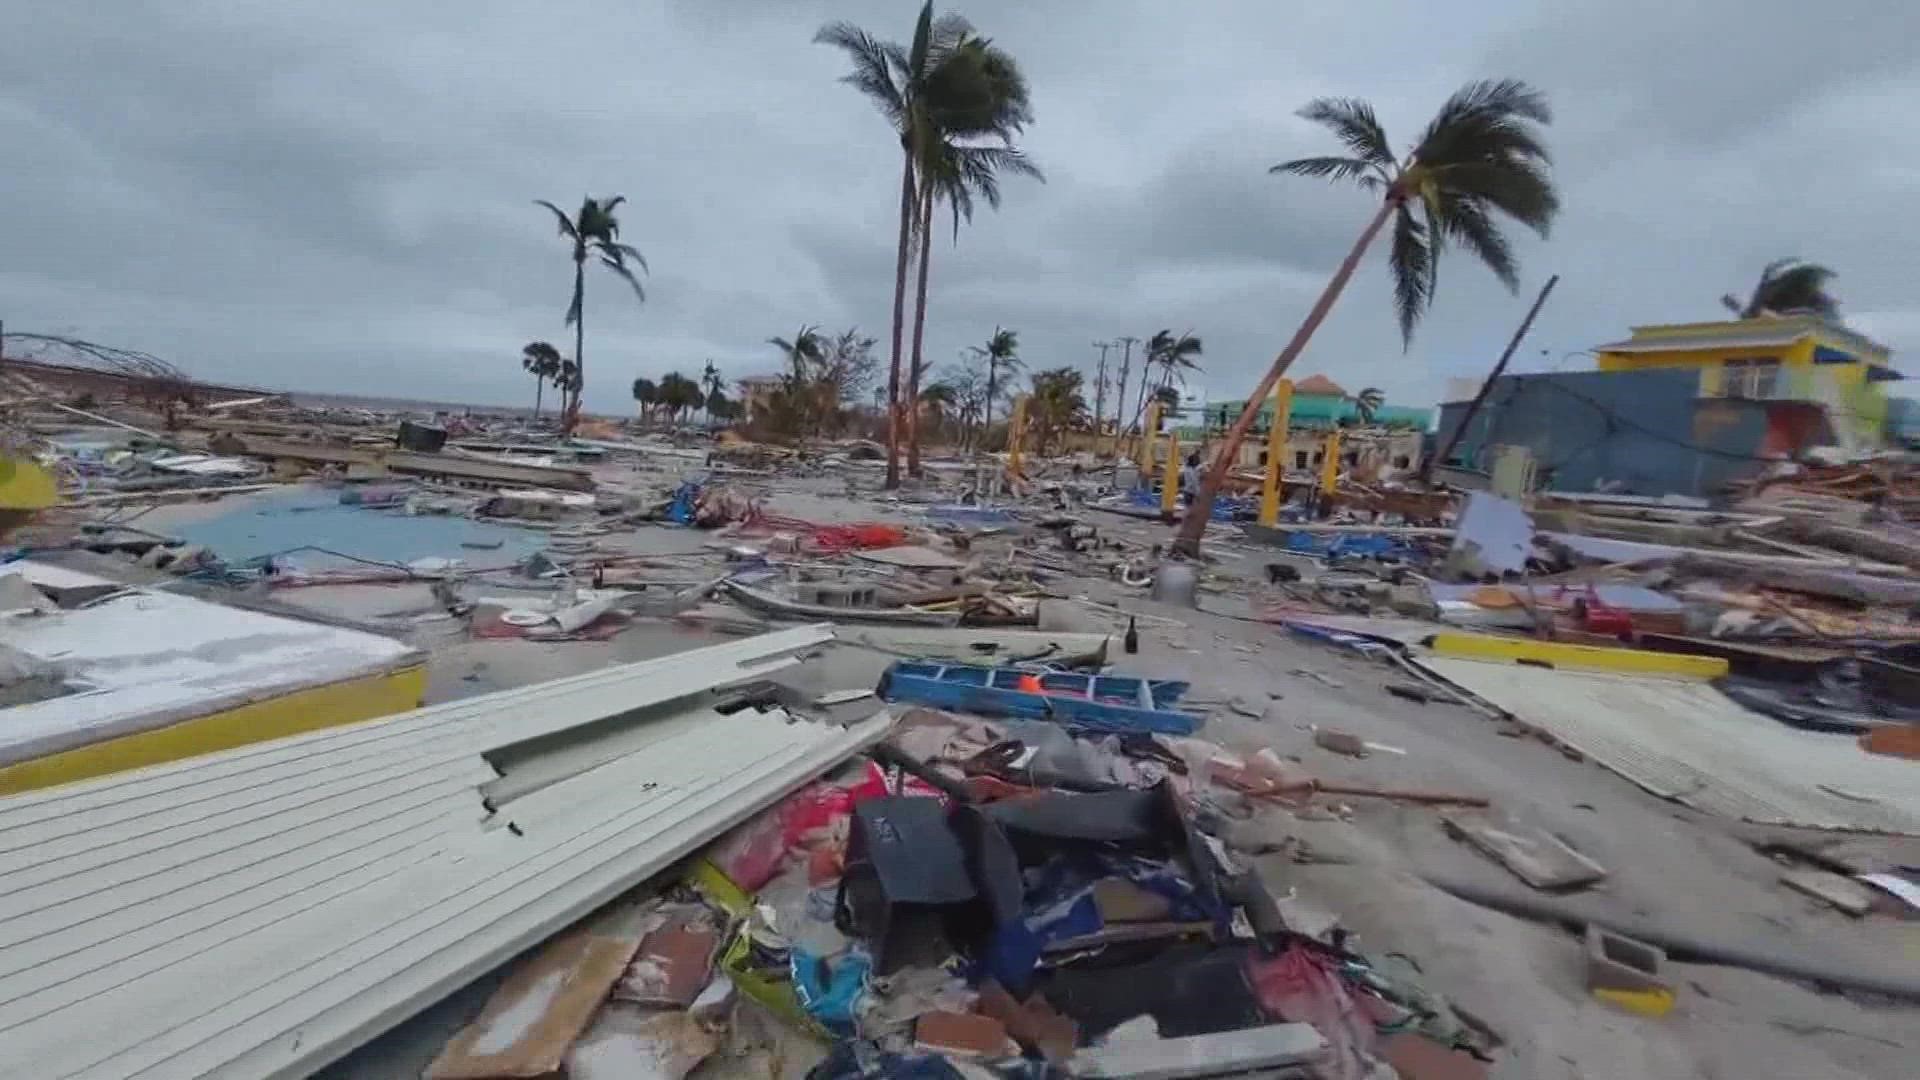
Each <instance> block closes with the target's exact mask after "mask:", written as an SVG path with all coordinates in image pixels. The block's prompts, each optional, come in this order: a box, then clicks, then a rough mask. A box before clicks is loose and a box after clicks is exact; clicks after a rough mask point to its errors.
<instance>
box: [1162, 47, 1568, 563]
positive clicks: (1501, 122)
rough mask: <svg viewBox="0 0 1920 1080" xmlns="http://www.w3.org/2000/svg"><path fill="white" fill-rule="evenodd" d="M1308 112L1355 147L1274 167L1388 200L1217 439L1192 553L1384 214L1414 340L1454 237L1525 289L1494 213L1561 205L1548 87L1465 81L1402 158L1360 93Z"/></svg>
mask: <svg viewBox="0 0 1920 1080" xmlns="http://www.w3.org/2000/svg"><path fill="white" fill-rule="evenodd" d="M1300 115H1301V116H1302V117H1304V118H1305V119H1308V120H1311V121H1313V122H1314V123H1317V124H1320V125H1322V126H1324V127H1326V128H1328V129H1329V130H1331V131H1332V132H1333V133H1334V135H1335V136H1337V137H1338V138H1339V139H1340V141H1341V142H1342V143H1344V144H1345V145H1346V148H1347V154H1346V155H1336V156H1328V157H1310V158H1300V159H1298V160H1295V161H1289V162H1285V163H1283V164H1280V165H1275V166H1274V167H1273V168H1272V169H1271V170H1269V171H1271V172H1276V173H1291V174H1293V175H1296V176H1318V177H1324V178H1327V179H1331V180H1347V181H1352V182H1353V183H1355V184H1358V185H1359V186H1360V187H1361V188H1362V189H1363V190H1365V191H1369V192H1376V193H1378V194H1379V196H1380V205H1379V207H1378V208H1377V209H1376V210H1375V211H1374V215H1373V217H1372V219H1371V220H1370V221H1368V222H1367V226H1366V228H1365V229H1363V230H1362V231H1361V233H1360V238H1359V239H1358V240H1357V241H1355V242H1354V245H1353V249H1352V250H1351V251H1349V252H1348V253H1347V257H1346V258H1345V259H1344V260H1342V261H1341V263H1340V267H1339V269H1337V270H1335V271H1334V274H1333V277H1332V279H1330V280H1329V281H1328V282H1327V287H1326V289H1325V290H1323V291H1322V292H1321V294H1320V298H1319V299H1318V300H1316V301H1315V302H1314V305H1313V307H1312V308H1311V309H1309V310H1308V312H1307V317H1306V319H1305V321H1303V322H1302V323H1301V324H1300V328H1299V329H1298V330H1296V331H1295V332H1294V335H1293V338H1292V340H1290V341H1288V342H1287V346H1286V348H1285V349H1282V350H1281V352H1280V355H1279V356H1278V357H1276V358H1275V359H1274V362H1273V366H1272V367H1271V368H1270V369H1268V371H1267V373H1266V375H1265V376H1264V377H1263V378H1262V379H1261V380H1260V384H1259V386H1258V387H1257V388H1256V389H1255V390H1254V392H1253V393H1252V394H1251V395H1249V396H1248V398H1247V404H1246V407H1245V408H1244V409H1242V410H1241V412H1240V417H1239V419H1237V420H1235V421H1234V423H1233V427H1232V428H1231V429H1229V430H1228V432H1227V436H1226V438H1225V439H1224V440H1222V441H1221V444H1220V449H1219V452H1218V453H1217V455H1216V456H1215V458H1214V461H1213V467H1212V468H1210V469H1208V470H1207V475H1206V479H1205V481H1204V482H1203V483H1202V484H1201V485H1200V491H1199V493H1198V495H1197V496H1196V497H1195V499H1194V503H1193V505H1192V506H1191V507H1190V508H1189V509H1188V511H1187V513H1186V515H1185V516H1184V518H1183V519H1182V520H1181V523H1180V533H1179V536H1178V538H1177V539H1176V540H1175V549H1176V550H1178V551H1180V552H1182V553H1185V554H1187V555H1197V554H1198V553H1199V550H1200V535H1201V533H1202V531H1203V530H1204V529H1205V528H1206V524H1207V520H1208V516H1209V515H1210V514H1211V513H1212V510H1213V500H1214V497H1215V496H1216V495H1217V494H1218V493H1219V491H1220V485H1221V483H1222V482H1223V481H1224V480H1225V479H1226V475H1227V468H1228V465H1229V464H1230V463H1231V462H1232V461H1233V460H1234V456H1235V455H1236V454H1237V453H1238V452H1239V449H1240V443H1241V442H1242V440H1244V439H1245V438H1246V435H1247V431H1248V429H1250V428H1251V427H1252V426H1253V421H1254V418H1255V417H1256V416H1257V415H1258V414H1259V411H1260V406H1261V405H1262V404H1264V403H1265V401H1266V399H1267V395H1268V394H1270V393H1272V392H1273V384H1274V383H1275V382H1277V381H1279V379H1280V376H1282V375H1284V374H1285V373H1286V370H1287V368H1288V367H1290V366H1292V364H1293V362H1294V360H1295V359H1296V358H1297V357H1298V356H1299V355H1300V353H1301V351H1302V350H1304V349H1305V348H1306V346H1307V342H1308V341H1309V340H1311V339H1312V337H1313V333H1314V331H1315V330H1318V329H1319V328H1320V324H1321V323H1322V322H1324V321H1325V320H1326V317H1327V313H1328V312H1330V311H1332V310H1333V305H1334V302H1335V301H1336V300H1338V299H1339V298H1340V293H1341V291H1342V290H1344V289H1345V288H1346V286H1347V282H1348V281H1349V280H1350V279H1352V277H1353V272H1354V271H1355V270H1356V269H1358V268H1359V266H1360V259H1361V257H1362V256H1363V255H1365V254H1366V252H1367V248H1368V247H1369V246H1371V245H1372V243H1373V240H1374V238H1375V237H1376V236H1378V235H1380V230H1381V229H1383V228H1385V227H1386V224H1387V221H1388V219H1392V220H1393V223H1394V228H1393V241H1392V249H1391V254H1390V257H1389V258H1390V261H1389V265H1390V267H1391V269H1392V271H1393V283H1394V290H1393V298H1394V308H1395V310H1396V311H1397V313H1398V315H1399V319H1400V333H1401V336H1402V337H1403V338H1404V339H1406V340H1407V341H1409V342H1411V341H1412V339H1413V330H1414V327H1415V326H1416V325H1417V324H1418V323H1419V321H1420V316H1421V315H1422V314H1424V313H1425V312H1426V310H1427V308H1428V306H1429V305H1430V304H1431V303H1432V300H1433V286H1434V274H1435V271H1436V269H1437V267H1438V264H1439V256H1440V254H1441V252H1442V250H1443V249H1444V248H1445V246H1446V245H1447V244H1448V243H1457V244H1460V245H1461V246H1463V247H1465V248H1466V249H1467V250H1468V251H1470V252H1472V253H1473V255H1474V256H1475V257H1476V258H1477V259H1479V260H1480V261H1481V262H1483V263H1485V264H1486V265H1487V268H1488V269H1490V270H1492V271H1493V273H1494V276H1495V277H1498V278H1499V279H1500V281H1501V282H1502V283H1503V284H1505V285H1506V286H1507V288H1508V289H1509V290H1517V289H1518V287H1519V278H1520V273H1519V267H1518V266H1517V265H1516V264H1515V262H1514V258H1513V251H1512V248H1511V247H1510V246H1509V244H1508V243H1507V239H1506V237H1505V236H1504V235H1503V234H1502V233H1501V231H1500V226H1499V224H1497V223H1496V221H1495V215H1496V213H1497V214H1501V215H1505V216H1506V217H1509V218H1511V219H1513V220H1514V221H1517V222H1519V223H1520V224H1522V225H1525V226H1527V227H1528V228H1530V229H1532V230H1534V231H1535V232H1537V233H1539V234H1540V235H1542V236H1545V235H1546V234H1547V230H1548V228H1549V227H1550V226H1551V225H1552V223H1553V218H1554V215H1555V214H1557V213H1558V212H1559V209H1560V197H1559V195H1558V194H1557V193H1556V192H1555V190H1554V186H1553V180H1552V178H1551V177H1550V176H1549V174H1548V173H1549V170H1548V154H1547V148H1546V144H1545V143H1544V142H1543V141H1542V140H1541V135H1540V132H1539V127H1540V126H1542V125H1545V124H1548V123H1550V122H1551V121H1552V119H1553V117H1552V113H1551V111H1550V110H1549V109H1548V108H1547V100H1546V98H1545V96H1543V95H1542V94H1541V93H1540V92H1539V91H1537V90H1535V89H1534V88H1532V87H1531V86H1528V85H1527V84H1526V83H1523V82H1518V81H1516V80H1511V79H1500V80H1487V81H1482V82H1474V83H1469V84H1467V85H1466V86H1464V87H1461V88H1460V89H1459V90H1458V91H1457V92H1455V93H1454V95H1453V96H1452V97H1450V98H1448V99H1447V101H1446V103H1445V104H1444V105H1442V106H1440V111H1439V112H1438V113H1437V114H1435V115H1434V118H1433V120H1432V122H1431V123H1429V124H1428V125H1427V128H1426V130H1425V131H1424V132H1422V133H1421V135H1420V140H1419V142H1418V143H1416V144H1415V146H1414V148H1413V152H1412V153H1410V154H1408V155H1407V156H1406V157H1405V158H1396V157H1394V154H1393V150H1392V147H1391V145H1390V144H1389V143H1388V141H1387V133H1386V131H1385V130H1384V129H1382V128H1381V126H1380V122H1379V120H1378V119H1377V118H1376V117H1375V116H1374V113H1373V107H1372V106H1371V105H1368V104H1367V103H1366V102H1364V101H1359V100H1356V99H1352V98H1321V99H1319V100H1317V101H1314V102H1311V103H1309V104H1308V105H1307V107H1306V108H1304V109H1302V110H1301V111H1300ZM1416 211H1418V212H1417V213H1416Z"/></svg>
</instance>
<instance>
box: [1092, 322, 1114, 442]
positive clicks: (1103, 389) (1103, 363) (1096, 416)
mask: <svg viewBox="0 0 1920 1080" xmlns="http://www.w3.org/2000/svg"><path fill="white" fill-rule="evenodd" d="M1093 347H1094V348H1096V349H1099V350H1100V367H1099V368H1098V369H1096V370H1095V373H1094V376H1093V430H1094V432H1095V434H1098V433H1099V431H1100V420H1101V418H1103V417H1105V416H1106V415H1107V350H1108V349H1111V348H1113V342H1111V341H1096V342H1094V343H1093Z"/></svg>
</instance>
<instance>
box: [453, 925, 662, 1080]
mask: <svg viewBox="0 0 1920 1080" xmlns="http://www.w3.org/2000/svg"><path fill="white" fill-rule="evenodd" d="M637 944H638V943H637V942H635V941H633V940H631V939H623V938H613V937H600V936H597V935H593V934H586V933H572V934H568V935H566V936H565V937H562V938H560V939H559V940H557V941H555V942H553V943H552V944H550V945H548V946H547V947H546V948H545V949H543V950H541V952H540V954H539V955H538V956H535V957H534V958H533V959H531V960H528V961H527V962H526V963H524V964H521V965H520V966H519V967H517V968H515V969H514V971H513V974H511V975H509V976H507V981H506V982H505V983H502V984H501V986H500V989H498V990H496V991H494V994H493V997H491V998H489V999H488V1000H487V1004H486V1007H485V1008H483V1009H481V1010H480V1015H479V1017H478V1018H476V1019H475V1020H474V1022H473V1023H471V1024H468V1025H467V1026H466V1028H465V1029H463V1030H462V1031H461V1032H460V1033H459V1034H458V1035H455V1036H454V1037H453V1039H452V1040H451V1041H449V1042H448V1043H447V1045H446V1047H445V1048H444V1049H442V1050H441V1051H440V1056H439V1057H437V1058H435V1059H434V1060H433V1064H431V1065H429V1066H427V1077H428V1080H504V1078H521V1077H528V1078H541V1077H550V1076H558V1075H560V1074H561V1066H562V1065H564V1064H565V1063H566V1059H567V1051H568V1050H569V1049H571V1048H572V1046H573V1042H574V1040H575V1039H578V1038H579V1037H580V1034H581V1033H582V1032H584V1031H586V1030H587V1024H588V1023H590V1022H592V1020H593V1016H594V1013H596V1012H598V1011H599V1010H600V1005H601V1003H602V1002H604V1001H606V999H607V995H608V993H609V992H610V991H612V989H613V984H614V983H615V982H617V981H619V979H620V975H621V973H622V972H624V971H626V970H627V964H628V963H629V962H630V961H631V960H632V959H633V952H634V949H635V947H636V946H637Z"/></svg>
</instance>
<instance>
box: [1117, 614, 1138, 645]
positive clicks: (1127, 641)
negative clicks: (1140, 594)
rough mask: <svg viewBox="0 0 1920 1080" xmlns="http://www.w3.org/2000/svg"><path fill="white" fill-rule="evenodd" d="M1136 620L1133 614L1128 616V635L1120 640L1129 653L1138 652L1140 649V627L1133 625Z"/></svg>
mask: <svg viewBox="0 0 1920 1080" xmlns="http://www.w3.org/2000/svg"><path fill="white" fill-rule="evenodd" d="M1134 621H1135V620H1134V618H1133V616H1131V615H1129V616H1127V636H1126V637H1125V638H1122V639H1121V641H1120V644H1121V645H1122V646H1124V647H1125V648H1126V650H1127V652H1129V653H1137V652H1139V651H1140V629H1139V627H1136V626H1135V625H1133V624H1134Z"/></svg>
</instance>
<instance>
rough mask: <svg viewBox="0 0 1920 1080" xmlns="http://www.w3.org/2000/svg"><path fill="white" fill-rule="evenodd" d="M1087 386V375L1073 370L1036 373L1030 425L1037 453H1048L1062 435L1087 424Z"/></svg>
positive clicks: (1029, 408)
mask: <svg viewBox="0 0 1920 1080" xmlns="http://www.w3.org/2000/svg"><path fill="white" fill-rule="evenodd" d="M1085 385H1086V376H1084V375H1082V374H1081V373H1080V372H1079V371H1077V370H1075V369H1074V368H1070V367H1062V368H1054V369H1052V370H1051V371H1040V372H1035V373H1034V376H1033V394H1032V396H1031V397H1029V398H1028V399H1027V422H1028V423H1029V424H1032V425H1033V433H1034V440H1033V441H1034V452H1035V453H1038V454H1044V453H1046V452H1047V449H1048V448H1049V447H1051V446H1052V445H1053V440H1054V438H1055V437H1056V436H1058V435H1059V434H1060V433H1061V432H1064V431H1067V430H1068V429H1070V428H1075V427H1079V426H1080V425H1081V424H1083V423H1085V422H1086V419H1087V399H1086V395H1085V394H1084V393H1083V389H1084V387H1085Z"/></svg>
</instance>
